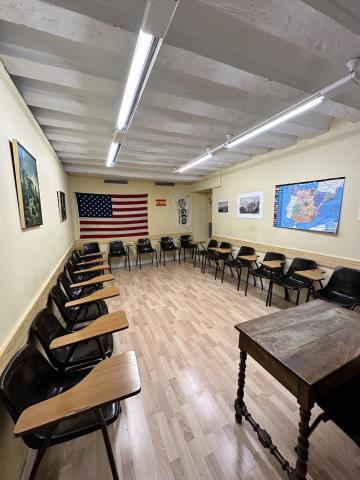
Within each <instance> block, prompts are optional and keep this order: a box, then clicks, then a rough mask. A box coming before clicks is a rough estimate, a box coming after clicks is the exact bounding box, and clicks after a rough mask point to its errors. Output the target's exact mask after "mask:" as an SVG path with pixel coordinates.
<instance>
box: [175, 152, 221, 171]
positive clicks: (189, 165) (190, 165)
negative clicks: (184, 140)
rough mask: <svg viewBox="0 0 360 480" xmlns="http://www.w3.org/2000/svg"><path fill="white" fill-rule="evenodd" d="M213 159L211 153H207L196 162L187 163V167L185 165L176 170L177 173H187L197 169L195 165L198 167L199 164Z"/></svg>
mask: <svg viewBox="0 0 360 480" xmlns="http://www.w3.org/2000/svg"><path fill="white" fill-rule="evenodd" d="M211 157H212V153H210V152H209V153H206V154H205V155H202V156H201V157H199V158H196V159H195V160H192V161H191V162H189V163H185V165H183V166H182V167H180V168H179V169H178V170H176V172H178V173H182V172H185V171H186V170H188V169H189V168H192V167H195V165H198V164H199V163H201V162H204V161H205V160H209V158H211Z"/></svg>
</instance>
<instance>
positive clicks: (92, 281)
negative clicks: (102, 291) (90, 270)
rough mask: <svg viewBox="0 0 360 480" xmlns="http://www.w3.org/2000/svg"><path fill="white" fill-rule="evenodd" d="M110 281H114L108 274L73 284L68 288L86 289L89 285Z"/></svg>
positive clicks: (112, 276)
mask: <svg viewBox="0 0 360 480" xmlns="http://www.w3.org/2000/svg"><path fill="white" fill-rule="evenodd" d="M112 280H114V275H111V273H108V274H107V275H98V276H97V277H93V278H90V279H89V280H85V281H84V282H78V283H73V284H71V285H70V288H80V287H87V286H89V285H95V284H96V283H104V282H111V281H112Z"/></svg>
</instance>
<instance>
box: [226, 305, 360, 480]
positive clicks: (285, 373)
mask: <svg viewBox="0 0 360 480" xmlns="http://www.w3.org/2000/svg"><path fill="white" fill-rule="evenodd" d="M235 328H236V330H238V332H239V348H240V366H239V377H238V391H237V398H236V400H235V405H234V408H235V419H236V421H237V422H238V423H241V422H242V417H244V418H245V419H246V420H247V421H248V422H249V423H250V424H251V426H252V427H253V429H254V430H255V432H256V433H257V435H258V438H259V440H260V442H261V444H262V445H263V447H265V448H269V449H270V453H271V454H272V455H274V456H275V458H276V459H277V460H278V462H279V463H280V464H281V466H282V468H283V470H285V471H286V472H287V475H288V477H289V479H291V480H305V479H306V473H307V460H308V453H309V442H308V436H309V423H310V416H311V409H312V408H313V406H314V403H315V402H316V401H317V400H318V399H320V398H321V397H322V396H324V395H326V394H328V393H329V392H331V391H332V390H333V389H335V388H336V387H338V386H340V385H341V384H342V383H344V382H346V381H347V380H349V379H350V378H351V377H352V376H353V375H355V374H357V373H358V372H359V361H360V315H359V314H358V313H355V312H352V311H349V310H346V309H344V308H341V307H338V308H336V307H335V306H334V305H333V304H331V303H328V302H324V301H323V300H315V301H313V302H310V303H304V304H303V305H300V306H297V307H293V308H290V309H288V310H283V311H280V312H277V313H273V314H271V315H266V316H265V317H260V318H256V319H254V320H250V321H248V322H244V323H240V324H238V325H236V326H235ZM247 354H249V355H250V356H251V357H252V358H253V359H254V360H256V361H257V362H258V363H259V364H260V365H261V366H262V367H263V368H265V370H267V371H268V372H269V373H270V374H271V375H272V376H273V377H274V378H275V379H276V380H278V381H279V382H280V383H281V384H282V385H283V386H284V387H285V388H286V389H287V390H289V391H290V392H291V393H292V394H293V395H294V396H295V397H296V399H297V401H298V403H299V405H300V410H299V411H300V423H299V437H298V444H297V447H296V452H297V460H296V467H295V468H292V467H291V466H290V465H289V462H288V461H287V460H286V459H285V458H284V457H283V456H282V455H281V453H280V452H279V450H278V449H277V447H276V445H274V444H273V442H272V439H271V437H270V435H269V434H268V432H267V431H266V430H264V429H262V428H260V426H259V425H258V424H257V423H256V421H255V420H254V419H253V418H252V416H251V414H250V413H249V411H248V409H247V407H246V405H245V402H244V387H245V369H246V358H247Z"/></svg>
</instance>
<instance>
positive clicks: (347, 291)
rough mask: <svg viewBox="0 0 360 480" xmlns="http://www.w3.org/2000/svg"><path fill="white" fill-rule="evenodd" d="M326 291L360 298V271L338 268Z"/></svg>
mask: <svg viewBox="0 0 360 480" xmlns="http://www.w3.org/2000/svg"><path fill="white" fill-rule="evenodd" d="M325 289H326V290H333V291H336V292H338V293H341V294H343V295H348V296H350V297H356V298H360V270H356V269H355V268H348V267H336V268H335V270H334V271H333V274H332V275H331V277H330V280H329V281H328V283H327V285H326V287H325Z"/></svg>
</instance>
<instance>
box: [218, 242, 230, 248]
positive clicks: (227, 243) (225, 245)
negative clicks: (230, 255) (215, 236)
mask: <svg viewBox="0 0 360 480" xmlns="http://www.w3.org/2000/svg"><path fill="white" fill-rule="evenodd" d="M231 247H232V245H231V243H229V242H221V243H220V248H231Z"/></svg>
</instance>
